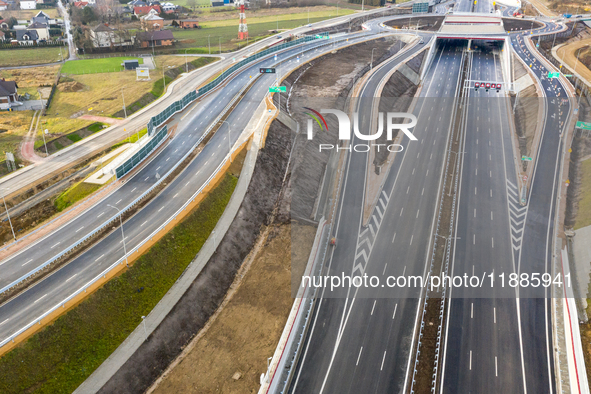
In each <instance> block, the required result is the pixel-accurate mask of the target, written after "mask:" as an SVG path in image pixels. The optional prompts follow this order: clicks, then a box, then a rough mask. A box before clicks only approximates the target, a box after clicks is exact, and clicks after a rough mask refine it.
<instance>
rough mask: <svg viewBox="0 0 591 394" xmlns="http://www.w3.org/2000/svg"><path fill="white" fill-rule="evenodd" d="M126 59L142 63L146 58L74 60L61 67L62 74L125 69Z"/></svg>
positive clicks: (107, 71)
mask: <svg viewBox="0 0 591 394" xmlns="http://www.w3.org/2000/svg"><path fill="white" fill-rule="evenodd" d="M124 60H139V62H140V64H143V63H144V59H141V58H137V57H107V58H102V59H83V60H72V61H69V62H66V63H64V66H63V67H62V69H61V73H62V74H95V73H111V72H116V71H123V66H121V63H123V61H124Z"/></svg>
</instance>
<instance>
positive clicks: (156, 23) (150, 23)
mask: <svg viewBox="0 0 591 394" xmlns="http://www.w3.org/2000/svg"><path fill="white" fill-rule="evenodd" d="M140 21H141V23H142V29H144V30H161V29H162V28H163V27H164V18H161V17H159V16H158V14H157V13H156V11H155V10H150V12H149V13H148V14H147V15H144V16H142V17H140Z"/></svg>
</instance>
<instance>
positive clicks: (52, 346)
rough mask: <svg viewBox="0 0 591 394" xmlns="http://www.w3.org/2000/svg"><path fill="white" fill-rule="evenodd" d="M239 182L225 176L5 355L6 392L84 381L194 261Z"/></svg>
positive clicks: (0, 384)
mask: <svg viewBox="0 0 591 394" xmlns="http://www.w3.org/2000/svg"><path fill="white" fill-rule="evenodd" d="M237 181H238V178H236V177H234V176H232V175H226V176H225V177H224V178H223V180H222V181H221V182H220V184H219V185H218V186H217V187H216V188H215V189H214V190H212V191H211V193H210V194H209V195H208V196H207V197H206V198H205V200H204V201H203V202H202V203H201V204H199V206H198V207H197V208H196V209H195V210H194V211H193V212H192V213H191V214H190V215H189V216H187V217H186V218H185V220H183V221H182V222H181V223H179V224H178V225H177V226H176V227H174V228H173V229H172V230H171V231H170V232H169V233H168V234H167V235H165V236H164V237H163V238H162V239H161V240H160V241H158V242H157V243H156V244H155V245H154V246H153V247H152V248H151V249H150V250H149V251H148V252H146V253H145V254H144V255H142V256H141V257H140V258H139V259H138V260H137V261H136V263H135V264H134V265H133V266H132V267H131V268H129V270H127V271H125V272H124V273H123V274H121V275H120V276H118V277H116V278H115V279H113V280H111V281H110V282H109V283H107V284H106V285H105V286H103V287H102V288H101V289H99V290H97V291H96V292H95V293H94V294H92V295H91V296H89V297H88V298H87V299H86V300H85V301H83V302H82V303H81V304H80V305H79V306H77V307H76V308H74V309H72V310H71V311H69V312H68V313H67V314H65V315H63V316H61V317H60V318H58V319H57V320H56V321H55V323H53V324H52V325H51V326H49V327H47V328H45V329H44V330H43V331H41V332H39V333H37V334H35V335H33V336H32V337H31V338H30V339H29V340H28V341H26V342H25V343H24V344H23V345H21V346H19V347H17V348H16V349H14V350H13V351H11V352H9V353H7V354H6V355H5V356H4V357H2V358H1V359H0V392H2V393H7V394H8V393H25V392H33V391H35V392H36V393H69V392H72V391H73V390H74V389H75V388H76V387H78V386H79V385H80V384H81V383H82V382H83V381H84V380H85V379H86V378H87V377H88V376H89V375H90V374H91V373H92V372H93V371H94V370H95V369H96V368H97V367H98V366H99V365H100V364H101V363H102V362H103V361H104V360H105V359H106V358H107V357H108V356H109V355H110V354H111V353H112V352H113V351H114V350H115V349H116V348H117V347H118V346H119V345H120V344H121V342H123V341H124V340H125V338H127V336H128V335H129V334H130V333H131V332H132V331H133V330H134V329H135V328H136V327H137V326H138V325H139V324H140V323H141V316H142V315H147V314H148V313H149V312H150V311H151V310H152V309H153V308H154V306H155V305H156V304H157V303H158V301H160V299H161V298H162V297H163V296H164V295H165V294H166V292H167V291H168V290H169V289H170V287H171V286H172V285H173V284H174V282H175V281H176V280H177V279H178V277H179V276H180V275H181V274H182V272H183V271H184V270H185V268H186V267H187V266H188V265H189V263H190V262H191V260H192V259H193V258H194V257H195V255H196V254H197V253H198V252H199V250H200V249H201V247H202V246H203V244H204V243H205V241H206V240H207V237H208V236H209V234H210V233H211V231H212V230H213V228H214V227H215V225H216V223H217V222H218V220H219V218H220V217H221V215H222V213H223V212H224V209H225V208H226V205H227V204H228V201H229V200H230V197H231V195H232V193H233V191H234V188H235V187H236V183H237ZM140 289H143V290H140Z"/></svg>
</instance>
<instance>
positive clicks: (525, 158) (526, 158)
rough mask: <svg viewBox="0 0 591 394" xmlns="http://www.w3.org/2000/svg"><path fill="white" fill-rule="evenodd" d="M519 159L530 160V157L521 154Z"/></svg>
mask: <svg viewBox="0 0 591 394" xmlns="http://www.w3.org/2000/svg"><path fill="white" fill-rule="evenodd" d="M521 160H523V161H532V158H531V157H527V156H521Z"/></svg>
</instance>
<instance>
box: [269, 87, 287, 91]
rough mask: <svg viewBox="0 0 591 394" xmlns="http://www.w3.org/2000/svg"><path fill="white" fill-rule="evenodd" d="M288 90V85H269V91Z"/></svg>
mask: <svg viewBox="0 0 591 394" xmlns="http://www.w3.org/2000/svg"><path fill="white" fill-rule="evenodd" d="M279 92H287V86H271V87H269V93H279Z"/></svg>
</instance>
